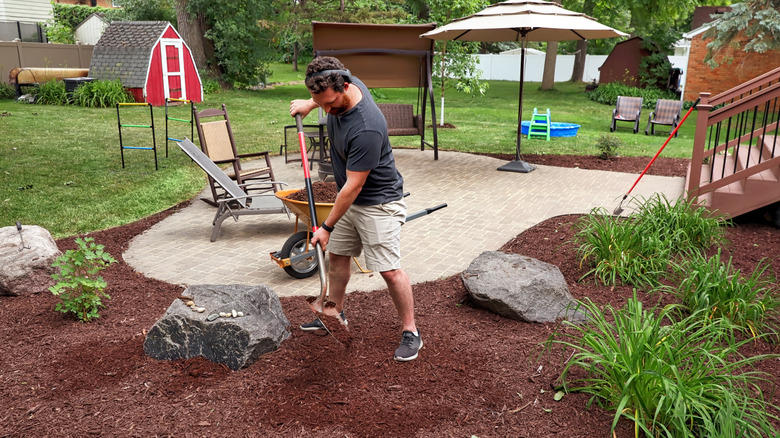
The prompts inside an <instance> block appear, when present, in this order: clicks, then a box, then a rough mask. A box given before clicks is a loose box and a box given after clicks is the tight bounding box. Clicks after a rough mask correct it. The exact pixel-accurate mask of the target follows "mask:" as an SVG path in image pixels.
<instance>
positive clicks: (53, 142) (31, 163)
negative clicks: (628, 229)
mask: <svg viewBox="0 0 780 438" xmlns="http://www.w3.org/2000/svg"><path fill="white" fill-rule="evenodd" d="M304 67H305V66H304V65H302V66H301V71H300V72H293V71H292V67H291V65H285V64H274V65H272V69H273V70H274V76H273V77H272V84H271V85H270V86H269V87H267V88H266V89H263V90H254V91H253V90H244V91H226V92H221V93H216V94H211V95H208V96H206V99H205V101H204V102H201V103H199V104H197V107H198V108H199V109H203V108H209V107H218V106H219V105H221V104H222V103H225V104H226V105H227V107H228V111H229V114H230V119H231V123H232V126H233V130H234V133H235V137H236V141H237V143H238V145H239V152H252V151H258V150H269V151H272V152H274V153H278V151H279V145H280V144H281V142H282V132H283V127H284V126H285V125H287V124H291V123H292V119H291V118H290V117H289V115H288V110H289V102H290V100H291V99H294V98H305V97H308V93H307V92H306V89H305V87H304V86H303V84H302V83H301V81H302V79H303V68H304ZM290 82H297V83H296V84H289V83H290ZM278 83H281V84H285V85H278ZM524 90H525V91H524V94H525V96H524V103H523V107H524V111H523V114H524V119H526V120H528V119H529V118H530V115H531V113H532V111H533V108H534V107H537V108H540V109H542V110H543V109H546V108H550V111H551V112H552V119H553V121H558V122H570V123H578V124H580V125H582V127H581V128H580V130H579V133H578V135H577V137H573V138H553V139H552V140H551V141H550V142H546V141H542V140H527V139H524V140H523V142H522V145H523V152H527V153H547V154H579V155H596V154H598V153H599V150H598V148H597V147H596V141H597V139H598V138H599V136H600V135H602V134H609V123H610V117H611V112H612V107H609V106H605V105H600V104H597V103H595V102H592V101H590V100H588V99H587V97H586V96H585V93H584V92H583V85H581V84H569V83H561V84H556V89H555V90H553V91H548V92H542V91H539V84H538V83H526V85H525V89H524ZM376 94H377V96H379V97H380V98H379V101H382V102H401V103H416V101H417V90H414V89H380V90H376ZM517 96H518V84H517V83H516V82H500V81H492V82H491V83H490V89H489V91H488V92H487V94H486V95H485V96H483V97H470V96H467V95H464V94H460V93H458V92H456V91H454V90H448V92H447V94H446V99H447V100H446V102H445V105H446V106H445V122H447V123H451V124H453V125H455V126H456V129H442V130H439V147H440V148H441V149H442V150H457V151H464V152H494V153H496V152H498V153H513V152H514V148H515V130H516V127H517V100H518V98H517ZM435 100H436V109H437V112H438V110H439V105H440V104H439V95H438V91H436V95H435ZM121 114H122V122H123V123H124V124H128V123H130V124H148V123H149V118H150V117H149V112H148V110H146V109H144V107H127V108H123V109H122V112H121ZM648 115H649V110H644V114H643V121H644V122H645V123H646V120H647V117H648ZM170 116H171V117H175V118H186V119H189V115H188V108H187V107H178V108H171V110H170ZM692 118H693V116H692ZM693 122H694V120H688V122H686V124H685V125H684V126H683V127H682V128H681V130H680V135H679V137H678V138H675V139H673V140H672V141H671V142H670V143H669V145H668V146H667V148H666V149H665V150H664V154H663V156H667V157H686V158H687V157H689V154H690V152H689V151H690V150H691V144H692V142H693V128H694V123H693ZM154 123H155V139H156V142H157V148H158V154H159V156H158V161H159V165H160V169H159V170H158V171H155V170H154V160H153V155H152V152H151V151H147V150H126V151H125V168H124V169H123V168H122V165H121V161H120V149H119V138H118V128H117V113H116V109H115V108H102V109H90V108H82V107H73V106H48V105H27V104H20V103H16V102H14V101H13V100H0V135H1V137H0V138H2V140H0V176H2V184H0V226H11V225H13V224H14V223H15V222H16V221H17V220H18V221H21V222H22V223H23V224H35V225H40V226H43V227H45V228H47V229H48V230H50V231H51V232H52V234H53V235H54V236H55V237H58V238H59V237H65V236H70V235H74V234H78V233H85V232H89V231H94V230H100V229H105V228H109V227H113V226H118V225H122V224H125V223H128V222H132V221H135V220H138V219H140V218H142V217H145V216H148V215H150V214H153V213H156V212H159V211H162V210H165V209H166V208H168V207H170V206H172V205H174V204H176V203H178V202H181V201H184V200H187V199H190V198H191V197H192V196H194V195H195V194H196V193H197V192H199V191H200V190H201V189H202V188H203V186H204V182H205V181H204V174H203V172H202V171H201V170H200V169H199V168H198V167H197V166H194V165H193V164H192V163H191V162H190V160H189V159H188V158H186V157H185V156H184V154H183V153H182V152H181V151H180V150H179V149H178V147H176V145H175V144H174V143H173V142H169V145H168V148H169V157H167V158H166V157H165V144H166V141H165V110H164V108H155V109H154ZM642 129H644V124H643V125H642ZM185 135H186V136H190V133H189V124H185V123H181V122H170V136H171V137H175V138H181V137H183V136H185ZM614 135H616V136H617V137H619V138H620V139H621V140H622V141H623V142H624V147H623V148H622V149H620V150H619V151H618V152H619V153H620V154H621V155H627V156H629V155H630V156H648V157H650V156H652V155H653V154H655V152H656V151H657V150H658V148H659V147H660V146H661V145H662V144H663V142H664V140H665V139H666V136H665V135H656V136H655V137H650V136H645V135H644V134H642V133H641V132H640V133H639V134H633V133H631V130H630V129H629V128H628V125H627V124H626V125H624V128H622V129H620V130H619V131H618V132H617V133H616V134H614ZM426 138H427V139H429V140H430V139H432V138H433V135H432V130H431V129H428V132H427V134H426ZM391 140H392V143H393V146H394V147H417V146H418V145H419V142H418V140H417V138H416V137H393V138H392V139H391ZM123 144H124V145H125V146H142V147H145V146H151V145H152V135H151V129H143V128H136V129H129V128H125V129H123Z"/></svg>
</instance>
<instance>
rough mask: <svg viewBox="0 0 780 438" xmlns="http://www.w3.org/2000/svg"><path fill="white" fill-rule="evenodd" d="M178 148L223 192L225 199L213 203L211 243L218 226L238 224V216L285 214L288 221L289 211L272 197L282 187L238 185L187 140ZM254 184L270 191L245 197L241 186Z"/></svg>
mask: <svg viewBox="0 0 780 438" xmlns="http://www.w3.org/2000/svg"><path fill="white" fill-rule="evenodd" d="M178 145H179V147H180V148H181V150H183V151H184V153H185V154H187V155H188V156H189V157H190V158H192V160H193V161H195V163H197V164H198V166H200V168H201V169H203V170H204V171H205V172H206V174H207V175H208V176H209V177H210V178H212V179H214V181H216V182H217V183H218V184H219V185H220V186H221V187H222V188H223V189H224V190H225V192H226V194H225V196H223V197H221V198H219V199H218V200H217V213H216V214H215V215H214V220H213V221H212V224H213V225H214V229H213V230H212V231H211V241H212V242H214V241H216V240H217V236H219V229H220V227H221V226H222V222H223V221H224V220H225V219H227V218H228V217H232V218H233V219H234V220H235V221H238V217H239V216H243V215H248V214H276V213H285V214H287V217H288V218H289V217H290V211H289V210H288V209H287V207H285V205H284V204H283V203H282V201H281V200H280V199H279V198H277V197H276V195H275V194H274V192H275V191H276V190H278V188H279V187H280V186H281V185H282V184H285V183H283V182H278V181H262V182H257V183H248V184H243V185H239V184H237V183H236V182H235V181H233V180H232V179H230V177H229V176H228V175H227V174H226V173H225V172H223V171H222V169H220V168H219V167H218V166H217V165H216V164H214V162H213V161H211V159H209V157H207V156H206V154H204V153H203V151H201V150H200V149H199V148H198V147H197V146H195V144H193V143H192V141H190V139H188V138H185V139H184V140H182V141H180V142H178ZM257 184H262V185H266V186H270V188H269V189H268V190H265V191H264V192H262V193H258V194H252V195H247V193H246V192H245V191H244V189H243V188H242V187H244V186H248V185H257ZM285 185H286V184H285Z"/></svg>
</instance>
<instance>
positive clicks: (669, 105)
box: [645, 99, 682, 137]
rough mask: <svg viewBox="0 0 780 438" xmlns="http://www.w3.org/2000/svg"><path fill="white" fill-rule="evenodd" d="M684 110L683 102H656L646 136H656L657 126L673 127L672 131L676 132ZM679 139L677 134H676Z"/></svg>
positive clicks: (648, 121)
mask: <svg viewBox="0 0 780 438" xmlns="http://www.w3.org/2000/svg"><path fill="white" fill-rule="evenodd" d="M681 110H682V102H680V101H679V100H669V99H658V100H657V101H656V102H655V111H653V112H651V113H650V118H649V119H647V128H645V135H649V134H653V135H655V125H666V126H671V128H669V129H670V131H674V128H676V127H677V124H678V123H679V122H680V111H681ZM648 131H649V133H648ZM674 136H675V137H677V133H676V132H675V133H674Z"/></svg>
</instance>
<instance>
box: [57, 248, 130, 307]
mask: <svg viewBox="0 0 780 438" xmlns="http://www.w3.org/2000/svg"><path fill="white" fill-rule="evenodd" d="M94 240H95V239H93V238H91V237H87V238H85V239H83V240H82V239H81V238H76V240H75V242H76V245H77V246H78V247H77V248H76V249H75V250H74V249H69V250H67V251H65V254H63V255H61V256H60V257H58V258H57V260H55V261H54V263H53V264H52V266H53V267H55V268H60V272H59V273H54V274H52V278H54V280H55V281H57V283H56V284H55V285H54V286H52V287H50V288H49V290H50V291H51V293H53V294H54V295H56V296H59V297H60V302H59V303H58V304H57V305H56V307H55V309H56V310H58V311H60V312H62V313H73V314H74V315H75V316H76V318H78V319H79V320H80V321H82V322H89V321H91V320H93V319H96V318H99V317H100V314H99V313H98V310H99V309H100V308H101V307H103V303H102V298H108V299H110V298H111V297H110V296H108V294H107V293H106V292H105V289H106V286H108V283H106V281H105V280H103V277H98V276H95V274H97V273H98V272H100V271H101V270H103V269H105V268H106V267H108V266H109V265H111V264H112V263H116V260H115V259H114V258H113V257H111V254H109V253H107V252H105V251H103V248H104V246H103V245H96V244H95V243H94Z"/></svg>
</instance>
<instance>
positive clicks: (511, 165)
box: [498, 30, 536, 173]
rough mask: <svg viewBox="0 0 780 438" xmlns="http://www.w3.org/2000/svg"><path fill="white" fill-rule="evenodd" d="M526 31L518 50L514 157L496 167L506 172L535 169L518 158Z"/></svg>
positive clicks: (521, 135) (526, 171) (525, 171)
mask: <svg viewBox="0 0 780 438" xmlns="http://www.w3.org/2000/svg"><path fill="white" fill-rule="evenodd" d="M527 32H528V31H525V30H523V31H521V36H522V41H521V43H520V47H521V48H522V50H521V51H520V91H519V96H518V101H519V103H518V106H517V143H516V146H515V159H514V161H510V162H508V163H506V164H504V165H503V166H501V167H499V168H498V170H503V171H506V172H519V173H528V172H531V171H533V170H534V169H536V166H534V165H533V164H529V163H526V162H525V161H522V160H521V159H520V141H521V139H522V138H523V132H522V124H523V84H524V83H525V46H526V41H525V35H526V33H527Z"/></svg>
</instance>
